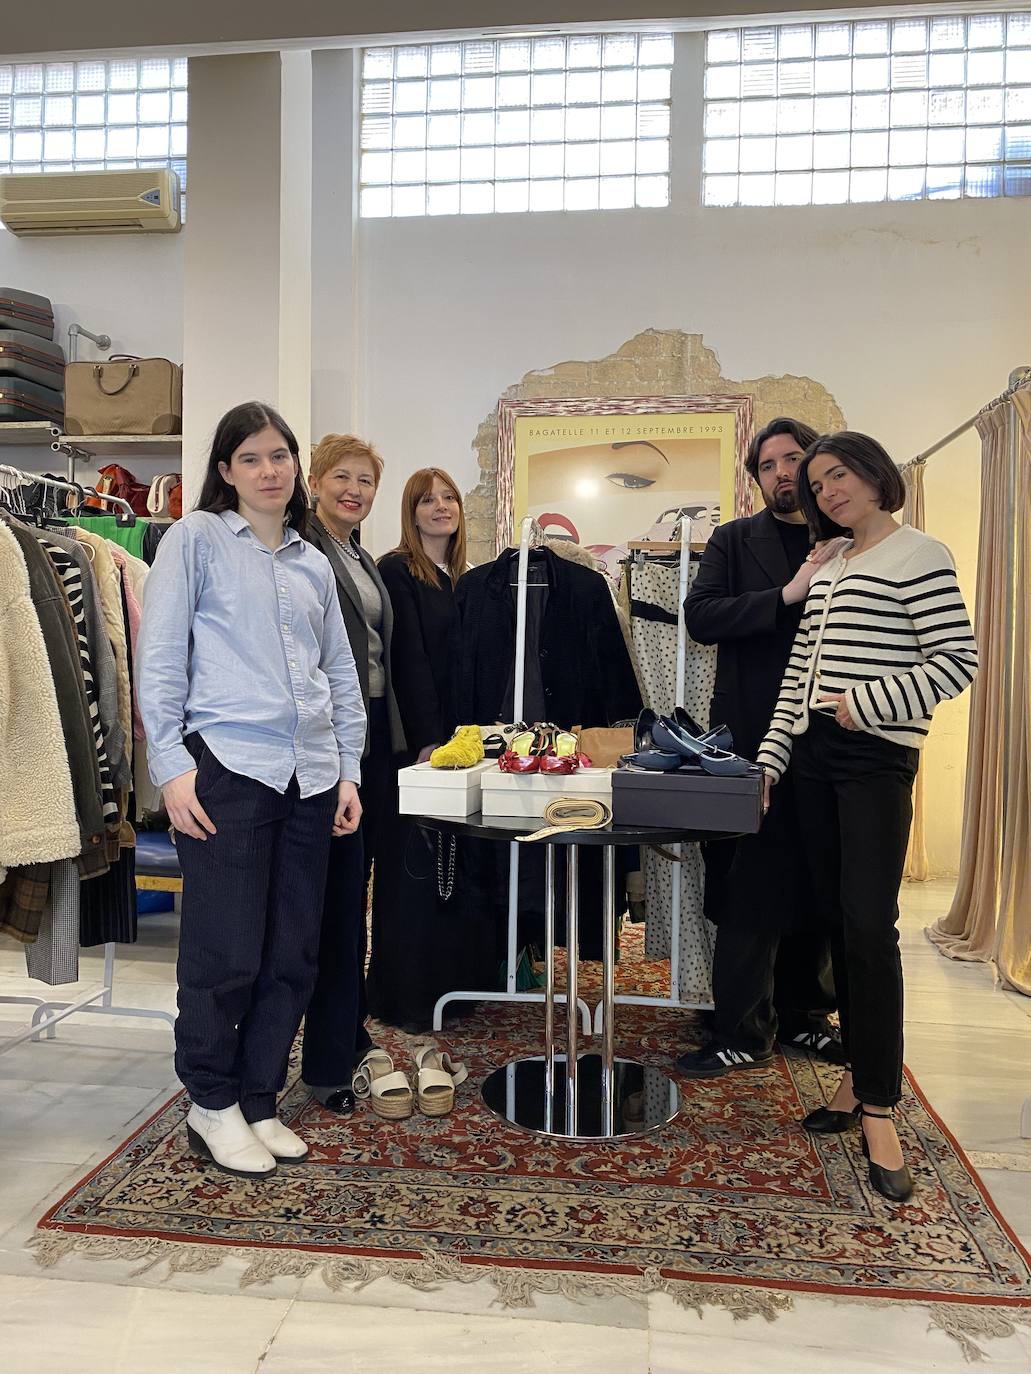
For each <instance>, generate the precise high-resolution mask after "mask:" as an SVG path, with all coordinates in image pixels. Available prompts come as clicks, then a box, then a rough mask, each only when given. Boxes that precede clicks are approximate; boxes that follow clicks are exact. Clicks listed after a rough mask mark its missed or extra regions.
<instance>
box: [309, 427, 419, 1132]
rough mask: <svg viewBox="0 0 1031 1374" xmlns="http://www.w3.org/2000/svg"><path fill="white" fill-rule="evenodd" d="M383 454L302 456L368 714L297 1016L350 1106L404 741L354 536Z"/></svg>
mask: <svg viewBox="0 0 1031 1374" xmlns="http://www.w3.org/2000/svg"><path fill="white" fill-rule="evenodd" d="M382 473H383V459H382V458H381V457H380V455H379V454H378V453H377V452H376V450H375V449H374V448H373V447H372V446H371V444H368V443H366V442H365V440H364V439H359V438H358V437H357V436H356V435H354V434H327V435H326V436H325V437H324V438H323V439H322V440H321V441H320V442H319V444H318V445H317V446H316V448H315V450H314V452H313V453H312V456H311V467H310V470H309V473H308V486H309V488H310V490H311V495H312V500H313V501H314V503H315V514H314V515H312V516H310V517H309V519H308V525H307V529H306V531H305V537H306V538H307V539H308V540H309V542H310V543H312V544H314V545H315V547H316V548H317V549H321V551H322V552H323V553H324V554H325V555H326V557H327V558H328V559H329V562H330V565H331V566H332V569H333V574H334V577H335V579H336V589H337V596H338V598H339V601H340V609H341V611H342V612H343V617H344V628H345V629H346V631H347V637H348V640H349V641H350V645H351V651H352V653H353V654H354V659H355V664H356V666H357V669H358V680H359V683H360V684H361V691H362V700H363V702H364V704H365V712H366V715H367V717H368V731H367V733H366V736H365V750H364V753H363V756H362V786H361V800H362V823H361V826H360V827H359V829H358V831H357V832H356V833H355V834H353V835H344V836H341V837H340V838H339V839H334V840H333V842H332V843H331V845H330V853H329V874H328V877H327V881H326V897H325V904H324V908H323V914H322V937H321V943H320V946H319V975H318V981H317V982H316V985H315V991H314V994H313V996H312V999H311V1003H310V1005H309V1007H308V1012H307V1015H306V1017H305V1023H304V1051H303V1055H302V1059H301V1074H302V1077H303V1079H304V1081H305V1083H307V1084H308V1086H309V1088H311V1090H312V1093H313V1094H314V1096H315V1097H317V1098H318V1099H319V1101H320V1102H322V1103H323V1104H324V1105H325V1106H327V1107H329V1108H330V1110H331V1111H335V1112H338V1113H340V1114H341V1115H344V1114H346V1113H348V1112H350V1111H352V1110H353V1108H354V1095H353V1093H352V1091H351V1076H352V1072H353V1070H354V1067H355V1065H356V1064H357V1062H358V1060H359V1059H361V1057H362V1056H363V1055H364V1054H365V1052H366V1051H367V1050H368V1049H369V1048H370V1047H371V1044H372V1041H371V1040H370V1038H369V1033H368V1031H367V1030H366V1029H365V1017H366V1007H365V973H364V969H365V948H366V924H365V912H366V909H367V900H366V892H367V888H368V881H369V873H370V870H371V868H372V856H373V853H374V851H375V848H376V844H377V839H378V833H379V828H380V826H381V824H382V822H383V819H384V817H385V815H386V813H387V811H388V799H389V787H390V782H391V777H392V761H393V758H394V756H395V755H396V754H400V753H401V752H402V751H403V750H404V747H405V737H404V730H403V729H402V727H401V717H400V715H399V714H398V709H397V701H396V699H395V696H394V687H393V682H392V675H391V664H390V649H391V640H392V636H393V629H394V617H393V613H392V611H391V605H390V597H389V596H388V595H387V589H386V587H385V586H384V585H383V582H382V580H381V578H380V575H379V572H378V571H377V568H376V564H375V562H374V561H373V558H372V555H371V554H370V553H368V552H367V550H365V549H363V548H362V547H361V545H360V544H359V542H358V532H359V530H360V528H361V524H362V522H363V521H364V520H365V519H366V517H367V516H368V514H369V512H370V510H371V509H372V503H373V501H375V499H376V491H377V489H378V487H379V480H380V477H381V475H382Z"/></svg>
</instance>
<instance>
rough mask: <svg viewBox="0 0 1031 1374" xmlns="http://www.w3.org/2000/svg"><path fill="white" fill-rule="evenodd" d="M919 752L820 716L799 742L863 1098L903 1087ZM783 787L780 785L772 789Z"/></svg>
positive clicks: (887, 1103) (845, 1036)
mask: <svg viewBox="0 0 1031 1374" xmlns="http://www.w3.org/2000/svg"><path fill="white" fill-rule="evenodd" d="M919 761H920V755H919V753H918V751H917V750H916V749H909V748H906V747H904V746H903V745H899V744H893V743H892V742H891V741H890V740H882V739H879V738H878V737H877V736H876V735H870V734H867V733H866V732H865V731H861V730H844V729H842V728H841V726H839V725H838V724H837V723H836V722H835V721H834V720H833V719H831V718H829V717H827V716H824V715H821V714H819V713H818V712H814V713H813V714H812V715H811V717H810V724H809V729H808V730H807V731H806V733H805V734H804V735H800V736H799V737H798V738H797V739H796V740H795V744H794V761H793V767H794V774H795V792H796V797H797V801H798V813H799V817H800V819H801V822H802V837H803V847H804V850H805V855H806V860H807V862H808V864H809V871H810V875H811V878H812V884H813V891H814V894H815V899H816V907H817V911H818V913H819V915H820V916H821V918H822V919H823V920H824V921H825V922H826V924H827V927H828V929H829V932H830V938H831V955H832V957H833V960H834V981H835V986H836V988H837V993H838V1010H839V1012H840V1014H841V1038H842V1042H843V1044H844V1048H845V1052H846V1055H847V1056H848V1062H849V1063H851V1065H852V1081H853V1086H854V1089H855V1094H856V1096H857V1097H858V1098H859V1100H860V1101H861V1102H866V1103H868V1104H869V1105H870V1106H874V1107H893V1106H894V1105H895V1103H896V1102H897V1101H898V1100H899V1097H900V1095H901V1092H902V960H901V958H900V956H899V935H898V925H897V923H898V915H899V909H898V893H899V886H900V884H901V882H902V870H903V867H904V865H905V861H906V845H907V844H908V842H909V827H910V825H911V823H912V819H913V800H912V794H913V780H914V778H915V777H916V770H917V765H918V763H919ZM774 791H776V788H775V789H774Z"/></svg>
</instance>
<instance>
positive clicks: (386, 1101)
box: [351, 1049, 415, 1121]
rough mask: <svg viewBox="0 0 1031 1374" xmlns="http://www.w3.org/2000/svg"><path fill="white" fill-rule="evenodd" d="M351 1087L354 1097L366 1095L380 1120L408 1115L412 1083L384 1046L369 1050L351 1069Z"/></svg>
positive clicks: (412, 1104) (390, 1119)
mask: <svg viewBox="0 0 1031 1374" xmlns="http://www.w3.org/2000/svg"><path fill="white" fill-rule="evenodd" d="M351 1087H352V1089H353V1091H354V1095H355V1097H360V1098H367V1099H368V1101H369V1105H370V1106H371V1107H372V1110H373V1111H374V1112H375V1113H376V1115H377V1116H379V1117H382V1118H383V1120H384V1121H403V1120H404V1119H405V1118H406V1117H409V1116H411V1114H412V1109H413V1106H414V1101H415V1095H414V1094H413V1092H412V1085H411V1084H410V1083H409V1081H408V1079H407V1077H406V1076H405V1075H404V1074H403V1073H402V1072H401V1070H400V1069H395V1068H394V1061H393V1060H392V1059H391V1057H390V1055H389V1054H387V1052H386V1050H379V1049H374V1050H370V1051H369V1053H368V1054H367V1055H366V1056H365V1058H364V1059H363V1060H362V1062H361V1063H360V1064H359V1065H358V1067H357V1068H356V1069H355V1071H354V1076H353V1077H352V1079H351Z"/></svg>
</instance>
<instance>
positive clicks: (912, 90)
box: [703, 5, 1031, 205]
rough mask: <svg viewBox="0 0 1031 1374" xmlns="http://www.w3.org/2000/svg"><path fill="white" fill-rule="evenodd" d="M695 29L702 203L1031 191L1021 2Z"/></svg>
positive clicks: (1026, 33)
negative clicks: (701, 81) (699, 46)
mask: <svg viewBox="0 0 1031 1374" xmlns="http://www.w3.org/2000/svg"><path fill="white" fill-rule="evenodd" d="M987 9H988V6H987V5H985V6H978V9H977V12H976V13H970V14H950V15H944V16H941V17H939V18H933V17H932V18H913V17H907V18H898V19H869V20H855V21H830V22H827V23H817V24H782V25H778V26H777V27H775V28H761V29H758V28H757V29H740V30H738V29H720V30H713V31H711V32H710V33H709V34H708V35H707V36H706V56H705V140H704V162H703V169H704V171H703V201H704V203H705V204H706V205H821V204H825V205H826V204H843V203H845V202H850V201H851V202H857V201H885V200H952V199H958V198H959V197H961V196H1026V195H1031V11H1024V12H1022V13H1009V14H993V13H985V12H984V11H986V10H987Z"/></svg>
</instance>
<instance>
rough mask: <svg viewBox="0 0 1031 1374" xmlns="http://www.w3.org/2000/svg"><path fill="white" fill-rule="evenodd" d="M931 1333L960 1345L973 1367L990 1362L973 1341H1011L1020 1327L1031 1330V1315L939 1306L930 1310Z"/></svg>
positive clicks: (1008, 1309)
mask: <svg viewBox="0 0 1031 1374" xmlns="http://www.w3.org/2000/svg"><path fill="white" fill-rule="evenodd" d="M927 1311H928V1314H929V1316H930V1318H931V1330H938V1331H944V1333H945V1335H946V1336H951V1337H952V1339H953V1340H954V1341H955V1342H956V1343H957V1344H958V1345H959V1347H960V1349H961V1350H962V1351H963V1356H964V1358H965V1359H966V1360H967V1361H968V1362H969V1363H970V1364H976V1363H978V1362H979V1361H980V1360H987V1359H989V1358H990V1357H989V1355H988V1353H987V1351H984V1350H982V1349H981V1347H980V1346H979V1345H978V1344H977V1343H976V1341H975V1340H974V1339H973V1338H974V1337H975V1336H977V1337H978V1338H979V1339H980V1340H1008V1339H1009V1338H1010V1337H1011V1336H1015V1335H1016V1334H1017V1327H1018V1326H1024V1327H1027V1328H1028V1329H1029V1330H1031V1313H1027V1314H1025V1313H1022V1312H1015V1311H1014V1310H1013V1308H1011V1307H968V1306H966V1305H965V1304H961V1303H947V1302H937V1303H934V1304H932V1305H930V1306H929V1307H928V1309H927Z"/></svg>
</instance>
